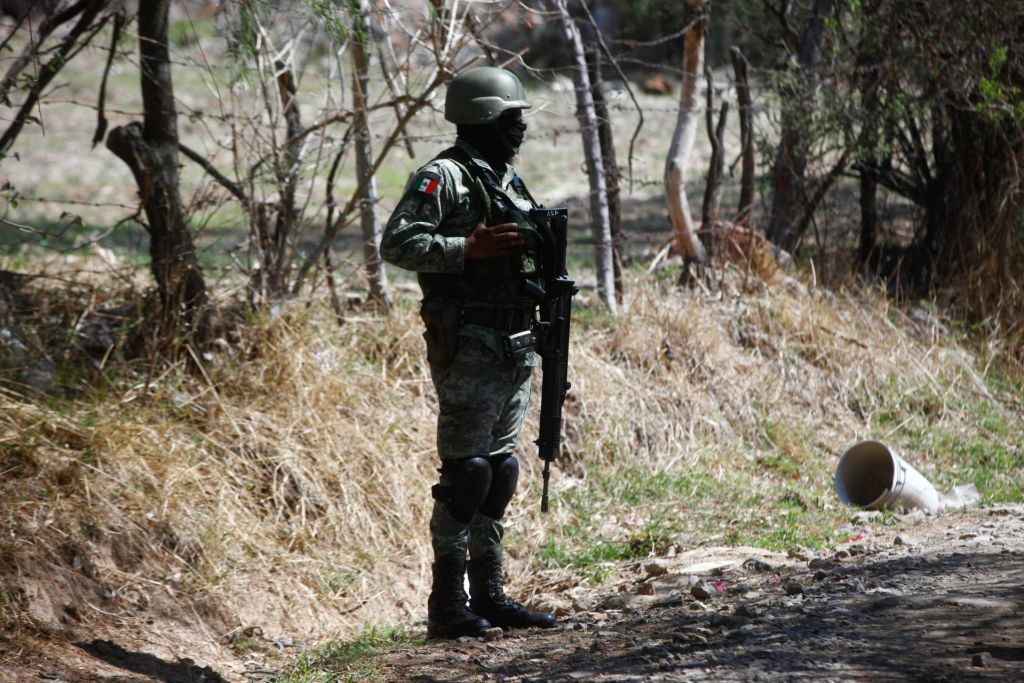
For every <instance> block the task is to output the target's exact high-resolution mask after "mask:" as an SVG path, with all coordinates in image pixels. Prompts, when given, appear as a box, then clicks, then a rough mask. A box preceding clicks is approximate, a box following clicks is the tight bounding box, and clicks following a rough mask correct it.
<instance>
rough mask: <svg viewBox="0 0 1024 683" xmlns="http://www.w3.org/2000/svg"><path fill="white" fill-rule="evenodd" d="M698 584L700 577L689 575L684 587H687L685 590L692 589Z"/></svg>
mask: <svg viewBox="0 0 1024 683" xmlns="http://www.w3.org/2000/svg"><path fill="white" fill-rule="evenodd" d="M698 583H700V577H699V576H697V575H695V574H690V575H689V576H688V577H686V586H687V588H693V587H694V586H696V585H697V584H698Z"/></svg>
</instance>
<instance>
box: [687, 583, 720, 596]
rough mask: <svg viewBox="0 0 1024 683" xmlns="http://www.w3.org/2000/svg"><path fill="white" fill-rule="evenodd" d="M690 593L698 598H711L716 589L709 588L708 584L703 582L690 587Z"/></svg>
mask: <svg viewBox="0 0 1024 683" xmlns="http://www.w3.org/2000/svg"><path fill="white" fill-rule="evenodd" d="M690 595H692V596H693V597H695V598H697V599H698V600H710V599H711V596H712V595H714V591H712V590H711V589H710V588H708V586H707V584H705V583H703V582H701V583H698V584H696V585H694V586H693V587H692V588H690Z"/></svg>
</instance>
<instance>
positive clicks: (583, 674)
mask: <svg viewBox="0 0 1024 683" xmlns="http://www.w3.org/2000/svg"><path fill="white" fill-rule="evenodd" d="M596 675H597V674H596V673H594V672H593V671H570V672H569V673H567V674H566V675H565V676H566V678H568V679H570V680H573V681H586V680H589V679H592V678H594V676H596Z"/></svg>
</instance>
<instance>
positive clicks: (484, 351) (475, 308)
mask: <svg viewBox="0 0 1024 683" xmlns="http://www.w3.org/2000/svg"><path fill="white" fill-rule="evenodd" d="M529 106H530V103H529V102H527V100H526V93H525V92H524V90H523V86H522V84H521V83H520V82H519V79H518V78H516V77H515V75H513V74H512V73H511V72H509V71H506V70H504V69H498V68H494V67H479V68H475V69H471V70H469V71H465V72H462V73H460V74H458V75H457V76H456V77H455V78H454V79H453V81H452V83H451V85H450V86H449V88H448V93H447V96H446V98H445V105H444V115H445V119H447V120H448V121H450V122H452V123H454V124H455V125H456V127H457V139H456V141H455V146H453V147H450V148H448V149H446V150H444V151H443V152H441V153H440V154H439V155H438V156H437V157H435V158H434V159H433V160H432V161H431V162H430V163H428V164H426V165H425V166H423V167H422V168H420V169H419V171H417V172H416V175H415V176H414V177H413V180H412V182H411V183H410V185H409V186H408V188H407V189H406V192H405V195H404V196H403V197H402V199H401V201H400V202H399V203H398V206H397V207H396V209H395V212H394V213H393V214H392V216H391V218H390V220H389V221H388V224H387V227H386V228H385V230H384V235H383V238H382V240H381V248H380V251H381V256H382V257H383V258H384V260H385V261H388V262H389V263H393V264H394V265H396V266H398V267H400V268H405V269H406V270H414V271H416V273H417V279H418V280H419V284H420V289H421V290H422V291H423V301H422V304H421V307H420V315H421V317H422V318H423V322H424V324H425V326H426V331H425V332H424V335H423V336H424V338H425V340H426V342H427V362H428V364H429V365H430V376H431V379H432V380H433V383H434V388H435V389H436V391H437V399H438V406H439V412H438V417H437V451H438V455H439V456H440V458H441V468H440V470H439V472H440V475H441V476H440V480H439V482H438V484H437V485H435V486H434V487H433V488H432V490H431V492H432V495H433V497H434V509H433V514H432V516H431V520H430V535H431V543H432V546H433V550H434V564H433V583H432V587H431V593H430V598H429V600H428V602H427V633H428V635H429V636H431V637H441V638H444V637H448V638H454V637H458V636H462V635H479V634H481V633H483V632H484V631H485V630H487V629H489V628H492V627H495V626H498V627H501V628H505V629H507V628H524V627H530V626H539V627H542V628H550V627H552V626H554V625H555V617H554V615H551V614H547V613H544V612H534V611H530V610H528V609H526V608H525V607H523V606H522V605H520V604H519V603H517V602H515V601H513V600H511V599H510V598H508V597H507V596H506V595H505V592H504V589H503V587H502V576H501V540H502V536H503V535H504V527H503V526H502V524H501V518H502V515H503V514H504V512H505V507H506V506H507V505H508V502H509V500H511V498H512V494H513V493H514V491H515V489H516V482H517V480H518V477H519V463H518V462H517V460H516V458H515V455H513V451H514V449H515V444H516V439H517V438H518V436H519V431H520V428H521V427H522V424H523V416H524V414H525V412H526V406H527V404H528V403H529V400H530V373H531V370H532V368H533V367H535V366H536V365H537V360H536V354H535V353H534V351H533V348H532V347H531V346H530V345H529V343H527V344H525V345H524V344H523V343H522V342H523V341H524V340H527V341H528V340H529V339H531V337H530V335H529V334H525V335H524V334H519V336H514V335H517V333H523V332H525V331H527V330H529V328H530V322H531V320H532V319H533V312H534V309H535V302H534V298H533V297H531V296H530V291H531V289H532V290H533V291H537V287H535V286H532V285H534V284H535V283H536V280H537V276H538V268H539V256H538V253H539V252H540V245H539V239H540V238H539V234H538V232H537V227H536V225H535V224H534V223H532V222H531V220H530V218H529V213H528V212H529V210H530V209H531V208H533V207H535V206H536V204H535V203H534V201H533V199H532V198H531V197H530V193H529V191H528V190H527V189H526V185H525V184H523V181H522V180H520V179H519V177H518V176H517V175H516V172H515V169H514V168H512V166H511V165H510V164H509V162H510V161H511V160H512V158H513V157H514V156H515V155H516V153H518V151H519V147H520V145H521V144H522V142H523V136H524V134H525V132H526V123H525V122H524V121H523V115H522V110H523V109H525V108H527V107H529ZM517 342H518V343H517ZM467 552H468V555H469V558H470V559H469V561H468V563H467V559H466V558H467ZM467 571H468V574H469V607H468V608H467V606H466V600H467V596H466V593H465V590H464V588H463V577H464V576H465V574H466V572H467Z"/></svg>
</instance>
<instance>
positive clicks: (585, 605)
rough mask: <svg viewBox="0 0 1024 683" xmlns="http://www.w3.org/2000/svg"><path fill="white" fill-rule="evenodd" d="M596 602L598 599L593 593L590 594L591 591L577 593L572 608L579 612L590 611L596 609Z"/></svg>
mask: <svg viewBox="0 0 1024 683" xmlns="http://www.w3.org/2000/svg"><path fill="white" fill-rule="evenodd" d="M596 604H597V600H596V599H595V598H594V596H593V595H590V594H589V593H584V594H582V595H577V596H576V597H575V598H574V599H573V601H572V608H573V609H574V610H576V611H577V612H589V611H590V610H592V609H594V605H596Z"/></svg>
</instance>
